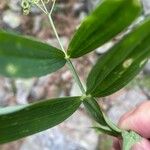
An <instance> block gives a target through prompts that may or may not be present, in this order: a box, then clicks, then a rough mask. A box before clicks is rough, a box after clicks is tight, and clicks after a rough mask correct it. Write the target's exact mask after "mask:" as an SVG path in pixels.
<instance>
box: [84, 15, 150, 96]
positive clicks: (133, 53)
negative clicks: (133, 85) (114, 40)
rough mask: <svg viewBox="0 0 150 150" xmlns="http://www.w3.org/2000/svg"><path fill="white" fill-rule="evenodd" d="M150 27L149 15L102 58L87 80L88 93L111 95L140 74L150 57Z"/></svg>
mask: <svg viewBox="0 0 150 150" xmlns="http://www.w3.org/2000/svg"><path fill="white" fill-rule="evenodd" d="M149 26H150V19H149V18H148V19H146V20H145V21H144V22H142V23H141V24H140V25H138V27H136V28H135V29H134V30H133V31H132V32H131V33H129V34H128V35H126V37H124V38H123V39H122V40H121V41H120V42H119V43H118V44H116V45H115V46H114V47H113V48H111V49H110V51H108V52H107V53H106V54H105V55H103V56H102V57H101V58H99V60H98V62H97V63H96V65H95V66H94V68H93V69H92V70H91V72H90V74H89V76H88V79H87V93H88V94H91V95H93V96H96V97H104V96H108V95H110V94H112V93H114V92H116V91H117V90H120V89H121V88H122V87H123V86H125V85H126V84H127V83H128V82H129V81H130V80H132V79H133V78H134V77H135V76H136V75H137V74H138V73H139V71H140V70H141V69H142V68H143V66H144V65H145V63H146V62H147V60H148V59H149V57H150V47H149V42H150V32H149ZM133 43H134V44H133Z"/></svg>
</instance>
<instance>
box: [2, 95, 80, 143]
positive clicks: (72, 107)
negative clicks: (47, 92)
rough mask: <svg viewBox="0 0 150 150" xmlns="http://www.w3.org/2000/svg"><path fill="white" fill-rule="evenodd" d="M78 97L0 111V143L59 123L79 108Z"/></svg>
mask: <svg viewBox="0 0 150 150" xmlns="http://www.w3.org/2000/svg"><path fill="white" fill-rule="evenodd" d="M80 104H81V100H80V97H68V98H67V97H66V98H57V99H52V100H47V101H41V102H39V103H34V104H28V105H24V106H13V107H8V108H2V109H0V143H6V142H10V141H13V140H17V139H19V138H23V137H25V136H28V135H31V134H34V133H37V132H40V131H43V130H46V129H48V128H51V127H54V126H56V125H57V124H59V123H61V122H62V121H64V120H65V119H67V118H68V117H69V116H70V115H72V114H73V113H74V112H75V111H76V110H77V109H78V107H79V106H80Z"/></svg>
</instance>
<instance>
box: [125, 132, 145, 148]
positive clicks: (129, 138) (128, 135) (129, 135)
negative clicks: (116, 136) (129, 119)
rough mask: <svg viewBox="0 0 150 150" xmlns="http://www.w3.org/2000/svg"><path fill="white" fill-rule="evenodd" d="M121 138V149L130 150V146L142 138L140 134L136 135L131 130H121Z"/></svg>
mask: <svg viewBox="0 0 150 150" xmlns="http://www.w3.org/2000/svg"><path fill="white" fill-rule="evenodd" d="M122 138H123V150H131V148H132V146H133V145H134V144H136V143H137V142H139V141H141V139H142V138H141V137H140V135H138V134H137V133H135V132H133V131H130V132H127V131H123V132H122Z"/></svg>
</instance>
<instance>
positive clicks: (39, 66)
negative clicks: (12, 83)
mask: <svg viewBox="0 0 150 150" xmlns="http://www.w3.org/2000/svg"><path fill="white" fill-rule="evenodd" d="M65 63H66V61H65V59H64V54H63V52H61V51H60V50H58V49H56V48H54V47H52V46H50V45H47V44H45V43H42V42H38V41H35V40H33V39H31V38H25V37H22V36H18V35H15V34H10V33H7V32H4V31H1V30H0V74H1V75H3V76H6V77H21V78H29V77H39V76H43V75H46V74H49V73H52V72H54V71H56V70H58V69H59V68H61V67H63V66H64V65H65Z"/></svg>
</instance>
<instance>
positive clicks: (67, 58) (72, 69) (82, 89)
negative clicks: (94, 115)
mask: <svg viewBox="0 0 150 150" xmlns="http://www.w3.org/2000/svg"><path fill="white" fill-rule="evenodd" d="M48 18H49V21H50V24H51V26H52V29H53V31H54V33H55V36H56V38H57V40H58V43H59V45H60V47H61V50H62V51H63V52H64V54H65V57H66V60H67V66H68V68H69V70H70V71H71V73H72V75H73V77H74V79H75V81H76V83H77V84H78V86H79V88H80V90H81V92H82V94H84V95H85V94H86V92H85V89H84V87H83V84H82V82H81V80H80V78H79V76H78V74H77V72H76V69H75V68H74V66H73V64H72V62H71V60H70V59H69V57H68V55H67V53H66V51H65V49H64V47H63V45H62V43H61V41H60V38H59V36H58V33H57V30H56V28H55V25H54V22H53V19H52V17H51V14H49V15H48Z"/></svg>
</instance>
